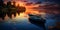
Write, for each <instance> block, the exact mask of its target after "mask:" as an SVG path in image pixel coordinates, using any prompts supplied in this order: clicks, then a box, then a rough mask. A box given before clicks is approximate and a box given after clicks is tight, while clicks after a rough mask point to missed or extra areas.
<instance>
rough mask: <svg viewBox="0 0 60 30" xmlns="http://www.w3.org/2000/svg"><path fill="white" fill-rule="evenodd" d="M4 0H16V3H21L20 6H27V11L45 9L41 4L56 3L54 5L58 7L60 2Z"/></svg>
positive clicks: (53, 0)
mask: <svg viewBox="0 0 60 30" xmlns="http://www.w3.org/2000/svg"><path fill="white" fill-rule="evenodd" d="M4 1H5V2H7V1H15V2H16V5H18V4H19V5H20V6H23V7H26V12H27V13H31V12H34V13H35V12H38V11H39V12H40V11H44V10H45V9H41V8H43V7H40V6H45V5H49V4H54V5H53V6H54V7H58V4H59V3H60V2H59V1H58V0H4ZM51 6H52V5H51ZM51 6H49V7H51Z"/></svg>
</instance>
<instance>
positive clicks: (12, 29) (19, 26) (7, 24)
mask: <svg viewBox="0 0 60 30" xmlns="http://www.w3.org/2000/svg"><path fill="white" fill-rule="evenodd" d="M46 15H47V16H46ZM46 15H45V16H46V17H47V18H45V19H46V23H45V27H46V29H47V30H48V27H50V26H51V27H54V26H56V21H57V20H56V19H52V18H51V17H52V16H53V15H50V14H46ZM53 17H54V16H53ZM28 18H29V16H28V15H27V14H24V13H21V14H20V15H18V14H16V17H14V15H12V19H10V18H9V17H8V16H7V15H6V16H5V21H3V22H1V23H0V29H1V30H44V29H43V27H39V26H36V25H34V24H32V23H30V21H29V20H28ZM0 20H1V19H0Z"/></svg>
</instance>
